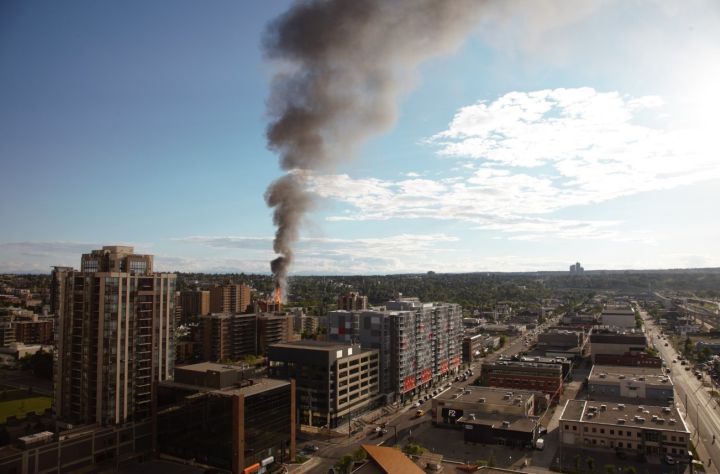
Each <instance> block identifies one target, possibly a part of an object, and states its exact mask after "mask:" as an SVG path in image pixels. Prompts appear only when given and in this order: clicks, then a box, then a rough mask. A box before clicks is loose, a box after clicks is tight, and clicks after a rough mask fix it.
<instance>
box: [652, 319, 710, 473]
mask: <svg viewBox="0 0 720 474" xmlns="http://www.w3.org/2000/svg"><path fill="white" fill-rule="evenodd" d="M641 314H642V318H643V320H644V323H645V333H646V334H647V336H648V339H649V341H651V343H652V344H654V345H655V347H656V348H657V349H658V352H659V354H660V356H661V357H662V358H663V360H664V361H665V364H666V365H667V367H669V368H670V370H671V375H672V381H673V384H674V386H675V403H676V405H677V406H678V407H679V408H680V409H681V410H682V409H684V411H685V413H686V422H687V423H688V427H689V429H690V431H691V432H692V440H693V442H694V443H695V446H696V447H697V448H698V454H699V455H700V458H701V460H702V461H703V463H704V464H705V468H706V471H707V472H715V473H717V472H719V471H718V469H717V466H718V465H719V463H720V448H718V446H719V445H720V408H718V403H717V401H716V400H713V399H712V397H711V396H710V394H709V393H708V391H707V390H706V389H705V388H704V387H703V384H702V382H701V381H700V380H697V378H696V377H695V375H694V374H693V370H692V369H690V370H685V368H686V367H689V366H687V365H681V363H680V362H679V361H678V354H677V352H676V351H675V348H673V346H672V344H669V343H668V341H667V340H666V339H659V338H658V335H659V334H660V328H658V327H657V326H656V325H655V323H654V321H653V320H652V317H650V316H649V315H648V314H647V313H645V312H641ZM666 344H667V346H666ZM673 361H676V362H673ZM714 436H717V437H718V439H717V441H715V440H714ZM703 448H704V449H703ZM708 458H710V459H712V463H711V465H710V466H709V467H708Z"/></svg>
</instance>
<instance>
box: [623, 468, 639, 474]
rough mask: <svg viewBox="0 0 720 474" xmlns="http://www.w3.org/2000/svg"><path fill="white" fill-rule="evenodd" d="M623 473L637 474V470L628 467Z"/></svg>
mask: <svg viewBox="0 0 720 474" xmlns="http://www.w3.org/2000/svg"><path fill="white" fill-rule="evenodd" d="M624 472H625V474H637V469H635V466H628V467H626V468H625V471H624Z"/></svg>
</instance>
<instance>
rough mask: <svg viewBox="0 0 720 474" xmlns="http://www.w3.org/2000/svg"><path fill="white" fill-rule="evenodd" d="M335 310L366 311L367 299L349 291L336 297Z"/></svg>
mask: <svg viewBox="0 0 720 474" xmlns="http://www.w3.org/2000/svg"><path fill="white" fill-rule="evenodd" d="M337 305H338V307H337V309H340V310H342V309H344V310H345V311H360V310H364V309H367V306H368V298H367V296H361V295H360V293H357V292H354V291H351V292H349V293H345V294H344V295H340V296H339V297H338V303H337Z"/></svg>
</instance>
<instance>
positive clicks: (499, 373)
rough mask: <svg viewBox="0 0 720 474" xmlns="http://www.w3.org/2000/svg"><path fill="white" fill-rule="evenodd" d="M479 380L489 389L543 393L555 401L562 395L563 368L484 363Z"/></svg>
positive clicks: (506, 362) (527, 363) (525, 364)
mask: <svg viewBox="0 0 720 474" xmlns="http://www.w3.org/2000/svg"><path fill="white" fill-rule="evenodd" d="M480 380H481V383H482V385H485V386H489V387H504V388H509V389H518V390H530V391H538V392H543V393H545V394H546V395H549V396H550V399H551V400H555V399H557V398H559V396H560V394H562V388H563V367H562V364H545V363H541V362H518V361H497V362H485V363H484V364H483V365H482V370H481V373H480Z"/></svg>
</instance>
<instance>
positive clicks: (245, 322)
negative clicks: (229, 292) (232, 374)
mask: <svg viewBox="0 0 720 474" xmlns="http://www.w3.org/2000/svg"><path fill="white" fill-rule="evenodd" d="M200 322H201V327H202V357H203V359H204V360H208V361H213V362H216V361H227V360H240V359H242V358H243V357H244V356H246V355H255V354H257V315H256V314H230V313H218V314H215V313H213V314H206V315H203V316H201V317H200Z"/></svg>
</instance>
